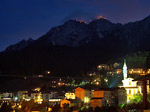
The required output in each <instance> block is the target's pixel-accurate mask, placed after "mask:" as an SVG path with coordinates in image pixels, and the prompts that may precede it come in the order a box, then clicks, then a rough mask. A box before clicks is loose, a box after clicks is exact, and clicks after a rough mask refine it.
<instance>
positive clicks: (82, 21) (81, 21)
mask: <svg viewBox="0 0 150 112" xmlns="http://www.w3.org/2000/svg"><path fill="white" fill-rule="evenodd" d="M75 21H78V22H80V23H85V24H87V22H85V21H84V20H78V19H75Z"/></svg>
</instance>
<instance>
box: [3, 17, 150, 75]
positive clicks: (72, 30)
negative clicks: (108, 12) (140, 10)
mask: <svg viewBox="0 0 150 112" xmlns="http://www.w3.org/2000/svg"><path fill="white" fill-rule="evenodd" d="M149 29H150V19H149V16H148V17H146V18H144V19H143V20H141V21H136V22H132V23H128V24H124V25H123V24H120V23H112V22H110V21H109V20H107V19H103V18H101V19H98V20H93V21H91V22H90V23H88V24H86V23H84V22H82V21H76V20H69V21H67V22H65V23H64V24H63V25H60V26H57V27H53V28H52V29H51V30H50V31H48V32H47V33H46V34H44V35H43V36H41V37H40V38H38V39H37V40H31V41H23V42H20V43H23V44H20V43H17V44H15V45H14V46H10V47H8V48H9V49H8V48H7V49H6V50H5V51H4V52H2V53H0V62H1V63H0V71H2V73H4V74H20V75H34V74H42V73H45V72H44V71H46V70H50V71H51V74H52V75H53V76H56V75H57V76H68V75H71V76H77V75H81V74H86V73H87V72H88V71H89V70H90V69H92V68H93V67H94V66H97V65H98V64H101V63H108V62H109V60H112V59H116V58H119V57H123V56H125V55H126V54H128V53H132V52H137V51H149V50H150V46H149V42H150V32H149ZM19 45H20V46H19ZM18 46H19V47H18ZM17 47H18V48H19V49H18V48H17ZM15 48H16V49H15ZM20 48H21V49H20Z"/></svg>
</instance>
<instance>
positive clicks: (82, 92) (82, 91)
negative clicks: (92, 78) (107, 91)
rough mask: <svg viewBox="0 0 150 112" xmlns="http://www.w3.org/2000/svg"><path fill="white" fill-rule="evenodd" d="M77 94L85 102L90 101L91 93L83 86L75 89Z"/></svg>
mask: <svg viewBox="0 0 150 112" xmlns="http://www.w3.org/2000/svg"><path fill="white" fill-rule="evenodd" d="M75 96H76V98H79V99H81V101H83V102H84V103H89V102H90V97H91V94H90V91H89V90H86V89H83V88H81V87H77V88H76V89H75Z"/></svg>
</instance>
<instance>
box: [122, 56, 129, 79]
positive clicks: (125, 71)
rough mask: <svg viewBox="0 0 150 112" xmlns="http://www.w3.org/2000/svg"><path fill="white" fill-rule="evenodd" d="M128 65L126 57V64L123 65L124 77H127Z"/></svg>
mask: <svg viewBox="0 0 150 112" xmlns="http://www.w3.org/2000/svg"><path fill="white" fill-rule="evenodd" d="M127 72H128V70H127V65H126V60H125V59H124V65H123V77H124V79H127Z"/></svg>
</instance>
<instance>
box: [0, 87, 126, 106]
mask: <svg viewBox="0 0 150 112" xmlns="http://www.w3.org/2000/svg"><path fill="white" fill-rule="evenodd" d="M37 89H38V88H37ZM126 98H127V97H126V90H125V89H124V88H121V87H118V88H103V89H98V90H88V89H85V88H82V87H77V88H75V89H74V90H73V91H72V92H65V93H64V96H63V95H62V96H60V95H59V93H58V92H54V91H51V92H40V90H37V91H34V92H32V93H30V94H29V93H28V91H18V92H17V94H14V93H2V94H1V95H0V99H1V101H14V102H21V101H22V100H25V101H30V100H31V99H33V100H34V102H35V103H38V104H41V103H42V102H48V103H49V104H50V105H53V106H54V105H55V104H60V107H63V106H64V105H65V104H67V105H68V106H69V107H81V106H82V105H88V106H90V107H93V108H96V107H97V106H99V107H102V106H116V105H118V104H119V105H121V104H125V103H126V101H127V100H126Z"/></svg>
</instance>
